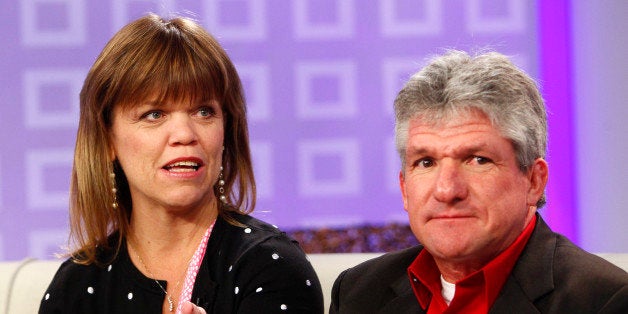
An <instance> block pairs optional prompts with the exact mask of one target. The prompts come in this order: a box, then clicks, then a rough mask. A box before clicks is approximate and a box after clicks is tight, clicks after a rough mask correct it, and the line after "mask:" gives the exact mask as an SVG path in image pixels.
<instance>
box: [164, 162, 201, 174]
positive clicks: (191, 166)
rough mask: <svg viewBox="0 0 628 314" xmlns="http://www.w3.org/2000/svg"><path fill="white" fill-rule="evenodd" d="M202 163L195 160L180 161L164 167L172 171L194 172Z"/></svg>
mask: <svg viewBox="0 0 628 314" xmlns="http://www.w3.org/2000/svg"><path fill="white" fill-rule="evenodd" d="M200 167H201V165H200V164H199V163H197V162H193V161H178V162H174V163H171V164H168V165H166V166H165V167H164V169H166V170H168V171H170V172H192V171H197V170H198V168H200Z"/></svg>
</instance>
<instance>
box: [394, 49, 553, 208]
mask: <svg viewBox="0 0 628 314" xmlns="http://www.w3.org/2000/svg"><path fill="white" fill-rule="evenodd" d="M471 110H479V111H480V112H482V113H484V114H485V115H486V116H487V117H488V119H489V120H490V121H491V123H492V124H493V126H494V127H495V128H497V129H498V130H499V131H500V132H501V134H502V135H503V136H504V137H505V138H507V139H509V140H510V141H511V142H512V144H513V148H514V150H515V154H516V157H517V162H518V164H519V168H520V169H521V171H523V172H526V171H527V170H529V167H530V166H531V165H533V162H534V160H535V159H537V158H545V152H546V147H547V116H546V112H545V104H544V102H543V98H542V97H541V95H540V93H539V90H538V87H537V85H536V83H535V82H534V80H533V79H531V78H530V77H529V76H528V75H527V74H526V73H524V72H523V71H522V70H520V69H519V68H517V67H516V66H515V65H514V64H513V63H512V62H511V61H510V60H509V59H508V58H507V57H506V56H504V55H502V54H500V53H497V52H488V53H484V54H480V55H477V56H473V57H472V56H470V55H469V54H468V53H466V52H463V51H456V50H450V51H448V52H447V53H445V54H444V55H442V56H438V57H436V58H434V59H432V60H431V61H430V62H429V64H428V65H427V66H425V67H424V68H423V69H421V70H420V71H419V72H417V73H415V74H414V75H413V76H412V77H411V78H410V80H409V81H408V82H407V83H406V84H405V86H404V87H403V88H402V89H401V91H400V92H399V94H398V95H397V98H396V99H395V145H396V148H397V152H398V153H399V156H400V158H401V163H402V165H403V166H402V171H403V169H405V155H406V148H407V143H408V128H409V123H410V120H412V119H414V118H420V119H421V121H424V122H427V123H438V122H441V121H443V120H446V119H448V118H451V117H454V116H459V115H463V114H467V113H468V112H469V111H471ZM544 202H545V198H544V197H543V198H542V199H541V200H539V204H538V205H539V207H541V206H542V205H543V204H544Z"/></svg>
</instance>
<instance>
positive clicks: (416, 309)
mask: <svg viewBox="0 0 628 314" xmlns="http://www.w3.org/2000/svg"><path fill="white" fill-rule="evenodd" d="M416 255H417V253H413V256H416ZM405 267H406V268H407V267H408V266H407V265H406V266H405ZM390 289H392V291H393V292H394V294H395V297H394V298H392V299H391V300H390V301H389V302H387V303H386V304H384V306H383V307H382V308H381V309H380V310H379V312H378V313H380V314H385V313H391V314H392V313H395V314H399V313H413V314H416V313H425V311H424V310H423V309H421V306H420V305H419V301H418V300H417V299H416V296H415V295H414V291H413V290H412V287H411V286H410V279H409V278H408V276H407V273H406V272H403V275H402V276H400V277H399V278H397V279H396V280H395V281H393V282H392V283H391V284H390Z"/></svg>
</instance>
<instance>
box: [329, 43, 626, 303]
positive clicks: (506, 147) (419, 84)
mask: <svg viewBox="0 0 628 314" xmlns="http://www.w3.org/2000/svg"><path fill="white" fill-rule="evenodd" d="M395 115H396V117H395V118H396V125H395V136H396V146H397V150H398V152H399V155H400V157H401V163H402V169H401V171H400V174H399V182H400V187H401V194H402V197H403V204H404V208H405V210H406V211H407V212H408V217H409V220H410V226H411V229H412V231H413V233H414V234H415V236H416V237H417V239H418V240H419V242H420V243H421V245H419V246H417V247H413V248H409V249H406V250H403V251H399V252H394V253H389V254H386V255H383V256H381V257H378V258H376V259H373V260H370V261H367V262H365V263H363V264H360V265H358V266H356V267H354V268H351V269H349V270H346V271H345V272H343V273H342V274H340V276H339V277H338V279H337V280H336V282H335V284H334V288H333V292H332V304H331V307H330V313H628V274H627V273H626V272H625V271H623V270H621V269H619V268H618V267H616V266H614V265H612V264H611V263H609V262H606V261H605V260H603V259H601V258H599V257H597V256H595V255H592V254H589V253H587V252H585V251H583V250H582V249H580V248H578V247H576V246H575V245H574V244H573V243H571V242H570V241H569V240H568V239H567V238H565V237H563V236H561V235H559V234H556V233H554V232H552V231H551V230H550V228H549V227H548V226H547V225H546V224H545V222H544V221H543V219H542V218H541V216H540V215H539V214H538V213H537V209H538V208H539V207H541V206H543V205H544V203H545V198H544V190H545V185H546V183H547V178H548V165H547V163H546V161H545V160H544V158H545V150H546V141H547V126H546V124H547V122H546V113H545V107H544V103H543V100H542V98H541V96H540V94H539V92H538V89H537V87H536V85H535V83H534V82H533V81H532V79H530V78H529V77H528V76H527V75H526V74H525V73H523V72H522V71H521V70H519V69H517V68H516V67H515V66H514V65H513V64H512V63H511V62H510V61H509V60H508V59H507V58H506V57H505V56H503V55H501V54H498V53H487V54H483V55H479V56H476V57H471V56H469V55H468V54H466V53H464V52H460V51H450V52H448V53H447V54H445V55H443V56H441V57H437V58H436V59H434V60H432V62H431V63H430V64H428V65H427V66H426V67H425V68H424V69H423V70H421V71H419V72H418V73H416V74H415V75H414V76H413V77H412V78H411V79H410V80H409V82H408V83H407V84H406V85H405V86H404V88H403V89H402V90H401V91H400V92H399V95H398V96H397V99H396V100H395Z"/></svg>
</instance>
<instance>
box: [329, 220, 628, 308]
mask: <svg viewBox="0 0 628 314" xmlns="http://www.w3.org/2000/svg"><path fill="white" fill-rule="evenodd" d="M422 249H423V247H422V246H420V245H419V246H416V247H412V248H409V249H406V250H402V251H398V252H393V253H389V254H385V255H383V256H381V257H377V258H375V259H372V260H370V261H366V262H364V263H362V264H360V265H358V266H355V267H353V268H350V269H348V270H346V271H344V272H342V273H341V274H340V275H339V276H338V278H337V279H336V282H335V283H334V287H333V290H332V302H331V307H330V313H342V314H352V313H360V314H365V313H425V312H426V309H422V308H421V307H420V306H419V303H418V301H417V299H416V297H415V296H414V293H413V291H412V287H411V286H410V280H409V279H408V275H407V268H408V266H409V265H410V263H412V261H413V260H414V259H415V258H416V256H417V254H419V252H420V251H421V250H422ZM490 313H628V273H626V272H625V271H624V270H622V269H620V268H618V267H616V266H615V265H613V264H611V263H609V262H607V261H606V260H604V259H602V258H600V257H598V256H596V255H593V254H590V253H587V252H585V251H584V250H582V249H580V248H578V247H577V246H576V245H574V244H573V243H572V242H571V241H569V240H568V239H567V238H565V237H563V236H561V235H559V234H556V233H554V232H552V230H551V229H550V228H549V227H548V226H547V224H546V223H545V222H544V221H543V219H541V217H540V216H538V215H537V224H536V226H535V229H534V231H533V233H532V236H531V237H530V240H529V241H528V243H527V244H526V247H525V249H524V251H523V252H522V253H521V256H520V257H519V259H518V261H517V263H516V264H515V267H514V268H513V270H512V272H511V274H510V275H509V277H508V279H507V280H506V283H505V285H504V287H503V288H502V291H501V292H500V294H499V296H498V297H497V300H496V301H495V303H494V304H493V306H492V308H491V310H490Z"/></svg>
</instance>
